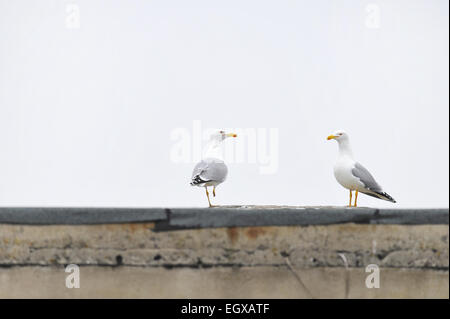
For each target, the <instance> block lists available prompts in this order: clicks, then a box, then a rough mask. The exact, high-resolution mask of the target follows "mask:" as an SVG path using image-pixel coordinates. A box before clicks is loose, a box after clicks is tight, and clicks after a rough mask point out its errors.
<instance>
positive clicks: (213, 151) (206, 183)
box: [191, 131, 237, 207]
mask: <svg viewBox="0 0 450 319" xmlns="http://www.w3.org/2000/svg"><path fill="white" fill-rule="evenodd" d="M236 136H237V135H236V134H234V133H226V132H224V131H218V132H216V133H214V134H212V135H211V137H210V139H209V143H208V145H207V147H206V152H205V158H204V159H203V160H201V161H200V162H199V163H198V164H197V165H195V167H194V171H193V172H192V177H191V185H192V186H198V187H204V188H205V190H206V197H207V198H208V203H209V207H213V205H212V204H211V200H210V199H209V192H208V187H211V186H212V187H213V196H214V197H216V187H217V186H218V185H219V184H221V183H223V182H224V181H225V179H226V178H227V174H228V168H227V166H226V165H225V163H224V161H223V160H222V159H221V157H222V152H221V149H220V146H221V144H222V142H223V141H224V140H225V139H226V138H228V137H236Z"/></svg>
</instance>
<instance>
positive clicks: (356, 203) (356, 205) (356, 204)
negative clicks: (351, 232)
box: [355, 191, 358, 207]
mask: <svg viewBox="0 0 450 319" xmlns="http://www.w3.org/2000/svg"><path fill="white" fill-rule="evenodd" d="M355 207H358V191H356V192H355Z"/></svg>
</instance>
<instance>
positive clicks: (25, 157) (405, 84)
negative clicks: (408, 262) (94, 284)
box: [0, 0, 449, 207]
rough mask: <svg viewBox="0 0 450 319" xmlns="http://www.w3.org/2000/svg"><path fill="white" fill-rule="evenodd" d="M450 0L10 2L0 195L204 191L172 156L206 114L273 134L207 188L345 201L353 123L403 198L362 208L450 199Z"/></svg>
mask: <svg viewBox="0 0 450 319" xmlns="http://www.w3.org/2000/svg"><path fill="white" fill-rule="evenodd" d="M370 4H373V5H375V7H374V6H370ZM368 5H369V6H368ZM448 5H449V4H448V1H446V0H441V1H439V0H433V1H426V0H423V1H412V0H405V1H353V0H352V1H350V0H348V1H325V0H321V1H293V0H291V1H234V0H232V1H206V0H205V1H162V0H161V1H160V0H148V1H144V0H140V1H137V0H134V1H130V0H128V1H125V0H123V1H113V0H107V1H106V0H105V1H95V0H94V1H85V0H83V1H81V0H71V1H69V0H67V1H57V0H53V1H49V0H45V1H44V0H41V1H31V0H28V1H25V0H21V1H8V0H0V205H3V206H6V205H13V206H35V205H36V206H37V205H39V206H41V205H51V206H59V205H65V206H166V205H170V206H205V205H206V204H207V202H206V198H205V196H204V191H203V190H201V189H199V188H193V187H191V186H189V179H190V175H191V171H192V168H193V166H194V164H195V163H177V162H174V161H173V160H172V158H171V150H172V149H173V147H174V143H175V142H174V140H173V139H171V134H173V132H174V130H177V129H179V128H184V129H185V130H186V131H187V132H191V131H192V130H193V125H194V124H193V123H194V121H201V125H202V127H204V128H209V127H213V128H235V129H240V128H241V129H245V128H254V129H256V128H266V129H270V128H275V129H277V130H278V133H279V134H278V135H279V140H278V144H277V148H276V149H275V150H273V152H276V155H277V158H278V169H277V170H276V172H275V173H272V174H261V173H260V170H259V166H258V165H257V164H255V163H248V162H246V161H244V163H230V164H229V176H228V180H227V181H226V182H225V183H224V184H223V185H221V186H220V187H219V188H218V192H217V194H218V197H216V198H215V199H214V200H213V201H214V203H217V204H284V205H345V204H346V203H347V200H348V192H347V190H345V189H344V188H342V187H341V186H340V185H339V184H337V182H336V181H335V178H334V176H333V165H334V162H335V160H336V156H337V145H336V144H337V143H335V142H334V141H326V137H327V136H328V135H329V134H330V133H332V132H334V131H336V130H338V129H344V130H346V131H347V133H349V135H350V138H351V142H352V145H353V151H354V154H355V157H356V159H357V160H358V161H360V162H361V163H362V164H363V165H364V166H366V167H367V168H368V169H369V170H370V171H371V172H372V174H373V175H374V177H375V178H376V179H377V181H378V182H379V183H380V184H381V185H382V186H383V188H384V190H385V191H387V192H388V193H389V194H390V195H392V196H393V197H394V198H395V199H396V200H397V202H398V203H397V204H392V203H388V202H384V201H380V200H377V199H373V198H371V197H368V196H364V197H363V195H361V196H360V198H359V205H361V206H375V207H448V203H449V195H448V192H449V177H448V175H449V122H448V116H449V91H448V86H449V74H448V70H449V65H448V63H449V62H448V61H449V42H448V36H449V34H448V28H449V8H448ZM74 6H75V7H74ZM74 8H75V9H74ZM373 8H375V9H373ZM74 10H75V11H74ZM76 10H79V20H77V18H78V16H77V12H76ZM367 10H368V11H367ZM374 10H375V11H374ZM374 15H375V16H374ZM73 19H75V22H74V20H73ZM77 21H79V28H77ZM71 23H75V25H74V24H71ZM239 138H241V140H239ZM243 141H245V136H240V137H238V138H237V139H234V140H232V141H231V140H230V141H227V143H236V144H237V145H239V143H243ZM241 145H242V144H241Z"/></svg>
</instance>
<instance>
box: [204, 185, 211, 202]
mask: <svg viewBox="0 0 450 319" xmlns="http://www.w3.org/2000/svg"><path fill="white" fill-rule="evenodd" d="M205 190H206V197H208V203H209V207H212V205H211V201H210V200H209V192H208V187H206V186H205Z"/></svg>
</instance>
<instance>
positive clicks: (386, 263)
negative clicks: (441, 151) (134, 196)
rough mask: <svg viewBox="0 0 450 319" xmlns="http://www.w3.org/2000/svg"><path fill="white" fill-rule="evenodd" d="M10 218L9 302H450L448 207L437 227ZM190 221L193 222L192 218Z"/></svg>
mask: <svg viewBox="0 0 450 319" xmlns="http://www.w3.org/2000/svg"><path fill="white" fill-rule="evenodd" d="M207 211H208V212H211V210H207ZM3 212H5V211H3ZM6 212H7V213H8V212H10V211H9V210H7V211H6ZM264 212H265V214H266V213H267V209H264ZM296 212H297V215H298V214H300V217H301V212H299V211H296ZM319 212H320V210H319ZM352 212H355V213H357V214H360V213H361V212H357V211H350V212H349V214H348V215H347V216H346V218H349V219H352V218H355V216H351V214H352ZM1 213H2V211H1V209H0V221H1V218H3V223H2V224H0V298H32V297H41V298H55V297H57V298H59V297H63V298H72V297H77V298H88V297H89V298H311V297H313V298H345V297H348V298H448V297H449V289H448V287H449V273H448V264H449V245H448V240H449V239H448V238H449V229H448V210H447V212H445V211H444V214H443V215H442V216H444V219H443V222H442V219H441V222H439V223H435V224H432V223H429V224H420V223H417V222H416V223H412V222H409V223H407V222H405V223H406V224H407V225H405V224H400V223H398V222H396V223H394V224H388V223H380V224H371V223H370V222H369V223H358V224H357V223H355V222H354V220H353V222H345V221H344V222H343V223H339V224H335V223H328V224H327V223H323V222H321V223H318V222H315V223H310V224H309V225H298V224H299V223H300V222H298V220H297V222H293V223H292V225H285V226H254V227H249V226H233V227H215V225H210V226H209V227H205V226H204V225H198V223H197V224H196V225H197V227H193V226H192V225H193V224H195V223H193V224H192V223H191V222H188V223H187V224H189V223H191V224H189V225H191V226H189V227H185V228H186V229H181V230H164V228H167V226H168V225H169V224H170V223H168V222H167V221H164V220H162V221H161V220H160V218H163V217H164V215H163V216H162V217H161V216H159V217H158V221H154V222H146V221H141V220H140V221H139V222H135V223H130V222H129V221H128V222H120V223H115V224H112V223H111V224H100V223H91V224H86V223H87V221H84V224H83V223H78V224H76V225H74V224H71V223H69V225H64V224H61V223H54V224H52V223H50V222H49V220H50V219H48V216H47V217H46V218H47V223H44V224H45V225H36V224H33V223H31V224H25V223H23V222H21V223H16V222H14V220H13V219H11V218H10V217H5V216H7V214H3V217H2V214H1ZM222 213H223V212H222ZM224 213H225V214H227V213H229V214H231V215H232V214H233V213H232V211H230V212H224ZM445 213H446V214H447V217H446V219H445ZM8 214H9V213H8ZM374 214H375V213H374ZM378 214H380V212H378ZM19 215H20V214H19ZM119 215H120V214H119ZM8 216H9V215H8ZM67 216H69V217H68V219H70V218H73V216H72V217H70V214H68V215H67ZM181 216H182V217H183V220H185V221H186V220H191V221H192V214H189V213H186V215H183V214H181ZM208 216H209V218H210V217H211V216H210V215H208ZM212 216H214V214H212ZM357 216H361V215H357ZM442 216H441V217H442ZM16 217H17V216H16ZM19 217H20V216H19ZM172 217H173V216H172ZM197 217H198V216H197ZM254 217H257V215H254ZM275 217H276V216H275ZM270 218H271V220H272V218H273V216H272V215H270ZM297 218H298V216H297ZM333 218H334V217H333ZM396 218H398V216H397V217H396ZM402 218H403V217H402ZM408 218H409V219H408ZM163 219H164V218H163ZM262 219H263V218H262ZM413 219H414V218H413V215H406V217H404V221H407V220H409V221H411V220H413ZM39 220H40V221H42V218H41V219H39ZM204 220H206V218H203V219H202V221H204ZM300 220H302V219H301V218H300ZM378 220H379V219H378ZM229 221H230V222H232V219H229ZM369 221H370V219H369ZM160 222H162V223H163V225H161V224H160V225H158V223H160ZM172 222H174V219H172ZM251 223H253V222H251ZM255 223H256V222H255ZM258 223H261V218H260V220H259V222H258ZM187 224H185V225H187ZM235 224H236V223H234V224H233V225H235ZM300 224H301V223H300ZM164 225H165V226H164ZM180 225H182V223H181V224H180V223H178V226H177V228H180V227H181V226H180ZM221 225H223V224H221ZM163 226H164V227H163ZM181 228H182V227H181ZM67 264H77V265H79V266H80V267H81V268H80V284H81V287H80V288H79V289H68V288H66V286H65V280H66V276H67V275H68V273H65V272H64V269H65V268H64V267H65V265H67ZM369 264H376V265H378V266H379V269H380V288H372V289H368V288H367V287H366V284H365V281H366V277H367V276H368V275H369V273H366V272H365V268H366V266H367V265H369Z"/></svg>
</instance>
